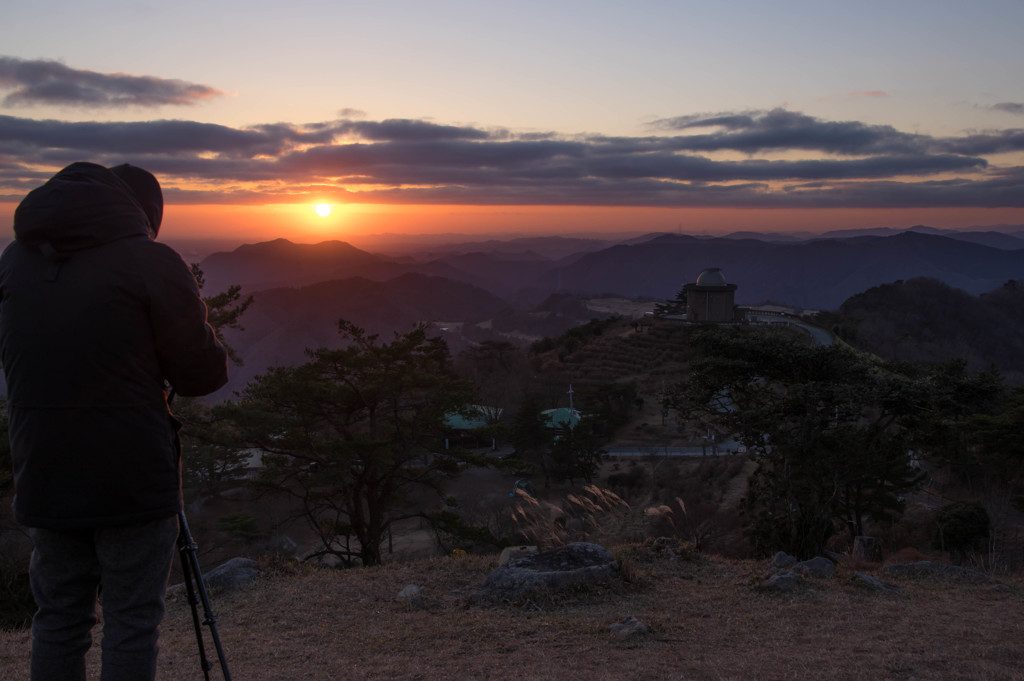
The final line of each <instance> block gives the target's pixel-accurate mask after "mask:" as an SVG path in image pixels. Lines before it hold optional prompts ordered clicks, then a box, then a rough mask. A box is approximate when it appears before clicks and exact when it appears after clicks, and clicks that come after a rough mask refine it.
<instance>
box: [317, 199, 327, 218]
mask: <svg viewBox="0 0 1024 681" xmlns="http://www.w3.org/2000/svg"><path fill="white" fill-rule="evenodd" d="M314 210H315V211H316V214H317V215H319V216H320V217H322V218H325V217H327V216H328V215H330V214H331V204H329V203H318V204H316V208H314Z"/></svg>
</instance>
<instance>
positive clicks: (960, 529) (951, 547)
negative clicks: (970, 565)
mask: <svg viewBox="0 0 1024 681" xmlns="http://www.w3.org/2000/svg"><path fill="white" fill-rule="evenodd" d="M991 526H992V523H991V521H990V520H989V517H988V511H986V510H985V507H984V506H982V505H981V504H980V503H978V502H977V501H958V502H955V503H952V504H949V505H948V506H944V507H942V509H940V510H939V512H938V514H937V515H936V516H935V534H934V537H933V539H932V543H933V545H934V547H935V548H937V549H939V550H941V551H949V552H950V555H953V556H959V557H966V556H967V554H968V553H970V552H971V551H973V550H976V549H978V548H982V547H983V546H984V544H985V541H986V540H987V539H988V535H989V530H990V529H991Z"/></svg>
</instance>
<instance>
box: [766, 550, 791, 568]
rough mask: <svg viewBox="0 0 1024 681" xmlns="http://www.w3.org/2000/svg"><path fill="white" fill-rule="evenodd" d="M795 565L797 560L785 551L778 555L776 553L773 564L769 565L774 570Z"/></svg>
mask: <svg viewBox="0 0 1024 681" xmlns="http://www.w3.org/2000/svg"><path fill="white" fill-rule="evenodd" d="M795 564H796V558H794V557H793V556H791V555H789V554H788V553H786V552H785V551H779V552H778V553H776V554H775V556H774V557H773V558H772V562H771V563H769V565H771V567H773V568H788V567H790V566H791V565H795Z"/></svg>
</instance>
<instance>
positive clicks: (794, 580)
mask: <svg viewBox="0 0 1024 681" xmlns="http://www.w3.org/2000/svg"><path fill="white" fill-rule="evenodd" d="M803 581H804V580H803V578H802V577H801V576H800V575H798V574H797V573H795V572H793V571H791V570H776V571H775V574H773V575H772V576H771V577H769V578H768V579H766V580H764V581H763V582H761V585H760V588H761V589H764V590H766V591H792V590H793V589H795V588H797V587H798V586H800V584H802V583H803Z"/></svg>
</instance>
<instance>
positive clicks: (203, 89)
mask: <svg viewBox="0 0 1024 681" xmlns="http://www.w3.org/2000/svg"><path fill="white" fill-rule="evenodd" d="M0 90H11V92H9V93H8V94H7V95H6V96H5V97H4V100H3V103H4V105H5V106H29V105H40V104H42V105H59V106H75V107H85V108H89V107H93V108H100V107H120V106H140V107H157V106H167V105H172V106H184V105H190V104H195V103H197V102H200V101H202V100H205V99H210V98H211V97H218V96H220V95H222V94H223V93H222V92H221V91H220V90H217V89H215V88H212V87H210V86H208V85H200V84H197V83H186V82H185V81H181V80H174V79H165V78H154V77H152V76H132V75H128V74H125V73H96V72H95V71H86V70H81V69H73V68H71V67H69V66H67V65H65V64H63V63H61V62H59V61H52V60H48V59H37V60H25V59H17V58H15V57H0Z"/></svg>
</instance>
